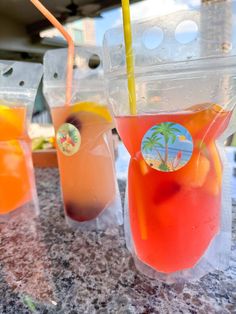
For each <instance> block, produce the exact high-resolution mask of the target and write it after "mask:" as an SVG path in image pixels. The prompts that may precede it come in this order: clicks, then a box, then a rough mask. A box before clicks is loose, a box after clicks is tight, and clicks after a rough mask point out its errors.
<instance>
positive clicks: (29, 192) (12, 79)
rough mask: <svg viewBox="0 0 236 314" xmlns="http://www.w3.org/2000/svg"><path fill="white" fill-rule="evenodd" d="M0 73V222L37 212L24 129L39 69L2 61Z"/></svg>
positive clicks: (39, 66) (28, 144)
mask: <svg viewBox="0 0 236 314" xmlns="http://www.w3.org/2000/svg"><path fill="white" fill-rule="evenodd" d="M2 68H3V69H2V73H1V74H0V220H2V221H4V220H7V219H8V218H10V217H11V216H13V215H15V214H16V213H19V212H20V213H21V212H31V213H33V214H37V213H38V201H37V194H36V187H35V179H34V169H33V164H32V154H31V142H30V139H29V136H28V133H27V128H28V125H29V122H30V119H31V113H32V105H33V102H34V98H35V95H36V91H37V87H38V84H39V81H40V78H41V76H42V66H41V65H39V64H38V65H37V64H27V63H23V62H15V63H12V62H6V61H5V62H4V65H3V67H2Z"/></svg>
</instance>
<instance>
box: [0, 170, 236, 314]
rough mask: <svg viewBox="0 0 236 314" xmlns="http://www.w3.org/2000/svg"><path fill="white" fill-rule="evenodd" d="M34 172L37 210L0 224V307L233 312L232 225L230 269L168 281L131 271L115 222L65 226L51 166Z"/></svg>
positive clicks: (235, 291)
mask: <svg viewBox="0 0 236 314" xmlns="http://www.w3.org/2000/svg"><path fill="white" fill-rule="evenodd" d="M36 177H37V184H38V194H39V201H40V207H41V213H40V216H39V217H38V218H36V219H35V220H31V223H30V224H29V223H26V222H25V221H22V220H20V221H18V220H13V221H12V222H11V223H10V224H8V225H7V227H5V228H2V229H1V234H0V265H1V266H0V313H7V314H11V313H14V314H16V313H17V314H18V313H19V314H21V313H45V314H46V313H57V314H60V313H63V314H64V313H68V314H76V313H83V314H86V313H88V314H93V313H104V314H105V313H121V314H122V313H124V314H125V313H126V314H128V313H143V314H144V313H161V314H164V313H184V314H185V313H192V314H194V313H202V314H205V313H208V314H209V313H219V314H223V313H236V241H235V240H236V230H235V229H234V237H233V253H232V258H231V262H230V269H228V270H227V271H226V272H224V273H222V272H215V273H211V274H209V275H206V276H205V277H203V278H202V279H201V280H200V281H199V282H197V283H194V284H193V283H188V284H183V283H176V284H173V285H167V284H165V283H161V282H158V281H154V280H150V279H149V278H147V277H145V276H144V275H142V274H140V273H138V272H137V270H136V269H135V266H134V263H133V260H132V258H131V256H130V253H129V252H128V250H127V249H126V247H125V240H124V233H123V228H122V227H120V228H118V227H117V229H112V230H107V231H106V232H98V233H95V232H78V231H73V230H71V229H70V228H69V227H68V226H67V225H66V224H65V221H64V215H63V208H62V202H61V198H60V190H59V177H58V171H57V170H56V169H45V170H37V171H36ZM124 186H125V182H124V181H121V182H120V188H121V192H122V196H123V197H124ZM235 220H236V207H235V206H234V221H235ZM234 228H235V227H234Z"/></svg>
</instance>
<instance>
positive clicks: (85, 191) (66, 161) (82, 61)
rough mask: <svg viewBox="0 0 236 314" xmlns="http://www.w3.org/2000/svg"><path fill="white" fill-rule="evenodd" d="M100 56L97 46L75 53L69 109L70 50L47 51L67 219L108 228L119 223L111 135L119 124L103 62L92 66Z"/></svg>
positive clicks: (47, 91)
mask: <svg viewBox="0 0 236 314" xmlns="http://www.w3.org/2000/svg"><path fill="white" fill-rule="evenodd" d="M95 52H96V57H97V58H98V57H99V56H100V58H101V53H100V50H99V49H97V48H96V47H94V48H85V47H84V48H83V47H80V49H78V50H76V58H75V62H77V64H76V67H75V70H74V85H73V93H74V97H73V99H72V104H71V105H70V106H65V105H64V102H63V101H64V98H65V97H64V95H65V80H64V78H65V77H66V71H65V68H66V67H65V64H64V63H63V61H64V60H65V58H64V56H66V53H67V50H66V49H63V50H58V51H55V50H54V51H49V52H47V54H46V55H45V59H44V61H45V62H44V64H45V77H44V78H45V80H44V92H45V96H46V98H47V99H48V102H49V105H50V109H51V113H52V120H53V125H54V128H55V132H56V141H57V156H58V162H59V171H60V178H61V189H62V195H63V201H64V209H65V215H66V220H67V222H69V224H70V225H72V226H74V227H78V226H80V227H83V226H85V228H93V229H96V228H98V229H103V228H106V227H108V226H111V225H112V224H113V223H116V222H117V219H118V218H117V215H120V214H118V212H119V211H120V201H119V192H118V188H117V181H116V177H115V167H114V148H113V139H112V134H111V129H112V128H113V127H114V123H113V119H112V117H111V115H110V113H109V110H108V108H107V106H106V105H104V86H103V78H102V76H103V74H102V70H101V67H99V64H100V63H98V68H97V69H94V68H92V69H91V68H89V65H90V64H91V63H92V61H93V62H95V61H96V60H95V59H96V58H95V57H94V56H93V55H94V53H95ZM91 58H92V59H91ZM99 60H100V59H99ZM55 73H57V75H54V74H55ZM82 77H83V79H82ZM119 220H120V219H118V221H119Z"/></svg>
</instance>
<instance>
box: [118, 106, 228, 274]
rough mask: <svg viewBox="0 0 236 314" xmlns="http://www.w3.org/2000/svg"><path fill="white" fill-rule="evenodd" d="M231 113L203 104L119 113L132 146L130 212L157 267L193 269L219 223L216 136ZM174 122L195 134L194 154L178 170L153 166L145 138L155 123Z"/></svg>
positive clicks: (139, 245) (140, 243)
mask: <svg viewBox="0 0 236 314" xmlns="http://www.w3.org/2000/svg"><path fill="white" fill-rule="evenodd" d="M229 119H230V114H229V113H228V112H225V111H223V110H222V109H221V107H219V106H218V105H214V104H212V105H209V104H208V105H201V106H195V107H192V108H190V110H189V112H186V113H181V114H178V113H176V114H161V115H158V114H156V115H154V114H153V115H143V116H126V117H117V118H116V122H117V127H118V131H119V134H120V136H121V138H122V140H123V142H124V144H125V146H126V148H127V149H128V151H129V153H130V155H131V160H130V165H129V178H128V179H129V214H130V224H131V232H132V238H133V241H134V246H135V250H136V253H137V256H138V257H139V259H140V260H142V261H143V262H144V263H146V264H147V265H149V266H151V267H153V268H154V269H156V270H158V271H160V272H164V273H171V272H175V271H179V270H183V269H186V268H191V267H193V266H194V265H195V264H196V263H197V262H198V261H199V259H200V258H201V257H202V255H203V254H204V252H205V250H206V249H207V247H208V246H209V243H210V242H211V240H212V239H213V238H214V236H215V235H216V234H217V233H218V231H219V227H220V206H221V184H222V165H221V161H220V157H219V153H218V150H217V147H216V145H215V140H216V139H217V138H218V137H219V136H220V134H221V133H222V132H223V131H224V129H225V128H226V126H227V125H228V122H229ZM162 122H175V123H179V124H181V125H182V126H184V127H185V128H186V129H187V130H188V131H189V132H190V134H191V135H192V139H193V144H194V148H193V154H192V157H191V159H190V160H189V162H188V163H187V164H186V165H185V166H184V167H183V168H181V169H179V170H177V171H174V172H161V171H157V170H155V169H153V168H151V167H150V166H149V165H148V164H147V163H146V162H145V160H144V159H143V156H142V153H141V142H142V139H143V136H144V134H145V133H146V132H147V131H148V130H149V129H150V128H151V127H153V126H154V125H156V124H159V123H162Z"/></svg>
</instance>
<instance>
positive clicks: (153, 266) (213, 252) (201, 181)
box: [104, 12, 236, 279]
mask: <svg viewBox="0 0 236 314" xmlns="http://www.w3.org/2000/svg"><path fill="white" fill-rule="evenodd" d="M185 22H191V23H194V25H195V26H196V28H197V29H199V25H200V24H199V23H200V18H199V12H180V13H176V14H175V15H170V16H167V17H166V16H165V17H160V18H158V19H153V20H149V21H144V22H142V23H141V22H140V23H136V24H134V25H133V47H134V62H135V75H136V76H135V81H136V98H137V101H136V113H135V114H133V115H131V113H130V108H129V102H130V101H129V98H130V97H132V95H130V94H129V92H128V87H127V77H126V68H125V49H124V43H123V35H122V34H123V30H122V28H117V29H111V30H109V31H108V32H107V33H106V34H105V39H104V55H105V60H104V63H105V71H106V79H107V89H108V95H109V102H110V104H111V106H112V108H113V113H114V116H115V120H116V125H117V129H118V132H119V135H120V137H121V139H122V141H123V143H124V145H125V146H126V148H127V150H128V152H129V154H130V163H129V171H128V187H127V189H128V202H127V206H128V210H127V211H126V217H125V223H126V228H125V230H126V239H127V246H128V248H129V249H130V250H131V252H132V254H133V256H134V258H135V262H136V265H137V267H138V268H139V269H140V270H141V271H142V272H144V273H145V274H147V275H149V276H151V277H157V278H164V279H166V278H170V277H171V278H178V277H179V276H180V278H182V279H183V278H184V276H185V278H188V277H195V278H196V277H200V276H202V275H203V274H205V273H206V272H208V271H210V270H212V269H215V268H224V267H226V265H227V260H228V256H229V251H230V249H229V248H230V240H229V239H230V234H231V229H230V217H231V196H230V194H229V189H228V180H229V173H228V165H227V162H226V161H225V158H224V148H223V145H224V139H225V138H226V137H227V136H228V135H229V134H230V133H232V132H233V131H235V128H236V125H235V120H234V119H233V110H234V108H235V95H234V93H235V82H236V76H235V69H236V68H235V57H228V58H225V57H224V56H223V54H224V51H221V52H220V51H216V54H217V56H209V55H208V53H209V51H206V53H205V55H204V56H203V55H202V56H201V57H202V58H200V55H199V54H200V49H199V46H200V45H201V44H200V43H201V40H202V34H201V33H197V35H196V38H195V40H192V39H191V38H190V42H189V43H188V45H187V44H186V42H184V43H183V42H180V41H178V40H177V39H178V38H176V36H175V31H176V29H178V27H180V26H181V23H185ZM179 25H180V26H179ZM160 32H161V34H162V36H161V38H159V39H160V41H159V43H158V42H157V46H154V47H153V42H154V40H156V37H155V36H156V35H157V34H158V33H159V34H160ZM218 40H219V38H218ZM151 44H152V45H151ZM201 53H202V52H201ZM211 53H212V51H211ZM219 56H221V58H219ZM183 274H184V275H183Z"/></svg>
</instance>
